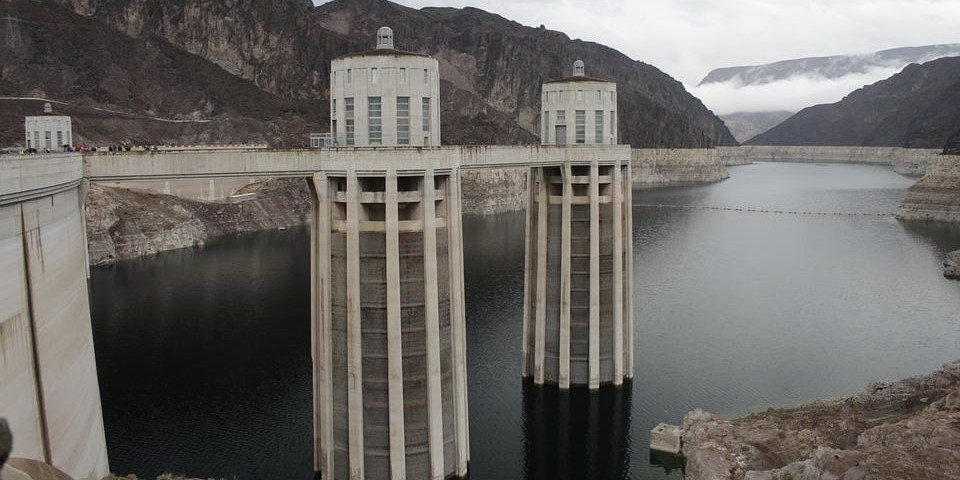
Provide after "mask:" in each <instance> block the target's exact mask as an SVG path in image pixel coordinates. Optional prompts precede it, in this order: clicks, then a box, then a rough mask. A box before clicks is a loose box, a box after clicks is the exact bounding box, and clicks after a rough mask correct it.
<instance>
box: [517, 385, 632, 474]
mask: <svg viewBox="0 0 960 480" xmlns="http://www.w3.org/2000/svg"><path fill="white" fill-rule="evenodd" d="M631 396H632V386H631V385H630V384H629V383H627V384H625V385H624V386H623V387H620V388H615V387H604V388H602V389H600V391H599V392H590V391H589V390H587V389H579V388H578V389H572V390H570V391H569V392H562V391H560V390H559V389H558V388H556V387H554V386H543V387H540V386H537V385H534V384H533V382H532V381H525V382H524V384H523V436H524V439H523V448H524V459H523V461H524V466H523V470H524V471H523V473H524V476H523V478H525V479H526V480H547V479H550V480H565V479H586V478H589V479H598V480H602V479H610V480H613V479H626V478H629V464H630V452H631V443H630V416H631V413H630V412H631V408H630V407H631V405H630V404H631Z"/></svg>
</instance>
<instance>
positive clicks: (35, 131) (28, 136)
mask: <svg viewBox="0 0 960 480" xmlns="http://www.w3.org/2000/svg"><path fill="white" fill-rule="evenodd" d="M43 113H44V114H43V115H39V116H30V117H25V118H24V122H23V129H24V132H25V139H24V140H25V143H24V146H25V147H26V148H28V149H29V148H35V149H37V150H38V151H42V150H49V151H59V150H60V149H61V148H62V147H63V146H64V145H73V125H72V122H71V121H70V117H68V116H63V115H54V114H53V107H51V106H50V104H49V103H46V104H44V105H43Z"/></svg>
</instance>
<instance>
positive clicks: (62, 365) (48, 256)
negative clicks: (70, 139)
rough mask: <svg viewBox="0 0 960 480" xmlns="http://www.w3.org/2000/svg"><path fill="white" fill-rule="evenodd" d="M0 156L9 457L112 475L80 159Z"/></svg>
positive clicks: (3, 376)
mask: <svg viewBox="0 0 960 480" xmlns="http://www.w3.org/2000/svg"><path fill="white" fill-rule="evenodd" d="M4 157H8V158H0V171H2V172H3V174H2V176H0V407H2V410H0V415H2V416H4V417H6V418H7V420H8V421H9V422H10V428H11V430H12V431H13V433H14V436H15V441H14V450H13V456H15V457H27V458H32V459H37V460H42V461H44V462H46V463H49V464H51V465H53V466H55V467H57V468H60V469H61V470H64V471H66V472H69V473H70V474H72V475H74V476H76V477H78V478H101V477H103V476H104V475H106V474H107V473H109V467H108V465H107V447H106V441H105V438H104V433H103V416H102V414H101V410H100V393H99V392H100V390H99V387H98V385H97V368H96V363H95V360H94V351H93V335H92V331H91V325H90V305H89V301H88V297H87V282H86V268H87V267H86V249H85V242H86V239H85V234H84V223H83V214H82V209H81V206H82V203H83V201H82V196H81V191H80V190H81V184H82V178H83V169H82V166H81V162H80V157H79V156H76V155H49V156H43V157H12V156H9V155H6V156H4Z"/></svg>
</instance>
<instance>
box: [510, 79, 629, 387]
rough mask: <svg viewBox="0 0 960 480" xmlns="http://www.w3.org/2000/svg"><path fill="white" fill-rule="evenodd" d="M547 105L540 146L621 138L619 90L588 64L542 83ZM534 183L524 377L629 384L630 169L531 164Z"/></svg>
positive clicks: (600, 162) (596, 163)
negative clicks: (570, 127)
mask: <svg viewBox="0 0 960 480" xmlns="http://www.w3.org/2000/svg"><path fill="white" fill-rule="evenodd" d="M543 99H544V103H543V106H542V107H541V108H542V112H541V118H542V119H543V122H544V132H546V134H545V135H544V137H543V143H544V144H550V143H554V142H556V143H558V144H573V145H576V144H584V146H583V147H579V148H583V149H591V148H596V147H595V146H591V145H589V144H593V145H597V144H603V143H605V142H604V139H608V140H609V141H610V142H611V143H614V142H615V141H616V134H615V130H613V128H615V125H616V124H617V123H616V107H615V105H616V103H615V102H616V84H613V83H612V82H605V81H602V80H597V79H592V78H588V77H586V76H584V71H583V62H581V61H579V60H578V61H577V62H576V63H575V64H574V76H573V77H569V78H567V79H563V80H559V81H555V82H548V83H547V84H545V85H544V93H543ZM551 108H553V109H555V110H554V115H553V116H552V117H551V116H550V113H549V112H550V110H549V109H551ZM568 111H569V113H571V114H573V117H574V122H575V123H574V125H575V135H574V137H573V139H572V140H573V141H568V140H567V137H566V134H565V130H566V123H565V122H566V118H568ZM588 113H589V115H588ZM588 118H589V119H593V121H592V122H587V121H586V120H587V119H588ZM605 119H609V122H604V120H605ZM587 127H591V128H587ZM551 131H555V132H557V133H556V134H555V135H550V134H549V133H550V132H551ZM587 132H590V134H589V135H588V134H587ZM528 184H529V187H528V192H529V203H528V205H527V232H526V247H525V248H526V260H525V263H526V265H525V268H526V270H525V276H524V278H525V285H524V292H525V294H524V343H523V352H524V365H523V374H524V376H525V377H528V378H532V379H533V380H534V382H535V383H537V384H544V383H550V384H556V385H558V386H559V387H560V388H564V389H565V388H570V387H571V386H586V387H589V388H591V389H595V388H599V387H600V385H603V384H612V385H620V384H622V383H623V380H624V379H625V378H632V377H633V322H632V315H631V312H632V311H633V308H632V298H633V296H632V294H631V292H632V291H633V285H632V281H633V280H632V279H633V274H632V269H633V242H632V231H633V220H632V218H633V217H632V209H631V205H632V204H633V202H632V196H633V195H632V189H631V171H630V164H629V162H620V161H619V160H611V161H605V159H603V158H597V157H593V159H592V160H591V161H590V162H589V163H583V164H576V163H574V162H565V163H564V164H563V165H561V166H558V167H554V166H548V167H532V168H531V169H530V173H529V176H528Z"/></svg>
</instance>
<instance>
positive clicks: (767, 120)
mask: <svg viewBox="0 0 960 480" xmlns="http://www.w3.org/2000/svg"><path fill="white" fill-rule="evenodd" d="M794 113H795V112H787V111H777V112H737V113H729V114H726V115H720V118H722V119H723V123H724V124H725V125H726V126H727V128H728V129H730V133H732V134H733V136H734V138H736V139H737V141H738V142H741V143H742V142H746V141H747V140H750V139H751V138H753V137H755V136H757V135H760V134H761V133H763V132H766V131H767V130H770V129H771V128H773V127H775V126H777V124H779V123H780V122H782V121H784V120H786V119H788V118H790V116H792V115H793V114H794Z"/></svg>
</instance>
